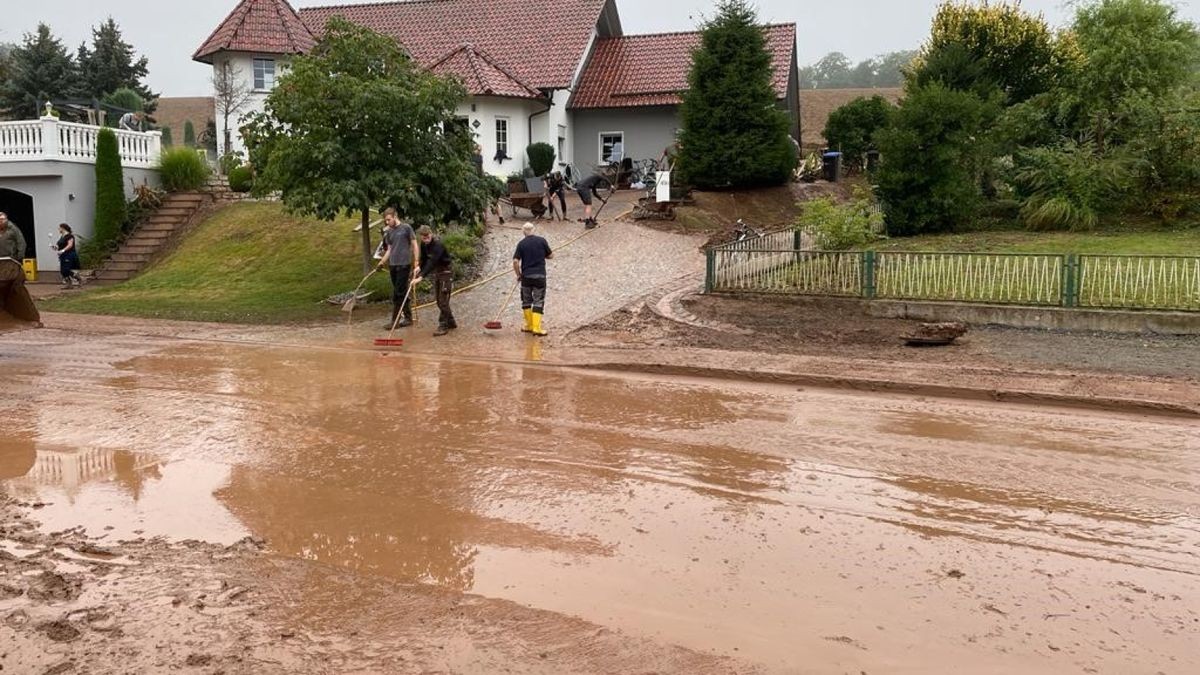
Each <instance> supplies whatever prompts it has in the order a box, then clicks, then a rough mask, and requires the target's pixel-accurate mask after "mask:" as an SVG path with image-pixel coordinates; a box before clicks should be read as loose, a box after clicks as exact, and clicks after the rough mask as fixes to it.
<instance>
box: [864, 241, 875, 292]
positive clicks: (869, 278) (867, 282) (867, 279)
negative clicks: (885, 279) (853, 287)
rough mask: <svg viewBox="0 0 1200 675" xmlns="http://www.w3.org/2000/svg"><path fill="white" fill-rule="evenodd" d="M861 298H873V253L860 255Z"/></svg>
mask: <svg viewBox="0 0 1200 675" xmlns="http://www.w3.org/2000/svg"><path fill="white" fill-rule="evenodd" d="M862 296H863V297H864V298H866V299H867V300H871V299H873V298H874V297H875V251H863V254H862Z"/></svg>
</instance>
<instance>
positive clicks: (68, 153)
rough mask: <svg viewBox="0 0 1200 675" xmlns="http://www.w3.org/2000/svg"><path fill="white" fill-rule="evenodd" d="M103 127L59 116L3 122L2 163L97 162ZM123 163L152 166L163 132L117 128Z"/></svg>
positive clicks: (0, 128)
mask: <svg viewBox="0 0 1200 675" xmlns="http://www.w3.org/2000/svg"><path fill="white" fill-rule="evenodd" d="M101 128H102V127H98V126H93V125H90V124H76V123H74V122H61V121H59V120H58V118H56V117H43V118H41V119H39V120H33V121H18V122H0V162H5V161H35V160H58V161H65V162H80V163H85V164H94V163H95V162H96V139H97V137H98V136H99V134H100V129H101ZM113 132H114V133H115V134H116V135H117V151H118V152H119V153H120V155H121V165H122V166H125V167H130V168H143V169H148V168H152V167H153V166H154V165H155V164H157V163H158V155H159V153H161V152H162V132H159V131H150V132H139V131H125V130H123V129H114V130H113Z"/></svg>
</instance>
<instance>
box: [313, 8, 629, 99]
mask: <svg viewBox="0 0 1200 675" xmlns="http://www.w3.org/2000/svg"><path fill="white" fill-rule="evenodd" d="M610 2H611V0H547V1H545V2H536V1H532V0H406V1H401V2H384V3H375V4H359V5H340V6H338V5H335V6H330V7H306V8H303V9H301V10H300V13H299V15H300V18H301V20H303V22H304V24H305V25H306V26H307V27H308V29H309V31H310V32H311V33H312V34H314V35H320V34H322V33H323V32H324V31H325V25H326V24H327V23H328V22H329V20H330V19H331V18H333V17H334V16H342V17H344V18H346V19H347V20H349V21H351V22H352V23H356V24H358V25H360V26H364V27H366V28H370V29H371V30H374V31H376V32H378V33H382V34H383V35H389V36H391V37H393V38H395V39H396V40H397V41H398V42H399V43H400V44H401V45H403V47H404V48H405V49H406V50H408V52H409V53H410V54H411V55H412V57H413V58H414V59H415V60H416V61H417V62H418V63H420V64H422V65H424V66H430V65H431V64H435V63H439V62H440V61H441V60H442V59H444V58H445V57H446V56H447V55H448V54H450V53H451V52H454V51H455V50H458V49H459V48H460V47H461V46H462V45H463V43H469V44H471V45H473V46H474V50H475V53H476V54H487V55H488V58H489V60H491V61H492V62H493V63H494V64H495V65H496V67H497V68H500V69H501V70H502V71H504V72H505V73H506V74H510V76H511V77H512V78H514V79H516V80H518V81H519V82H521V83H524V84H527V85H529V86H531V87H534V88H537V89H562V88H567V87H569V86H571V84H572V79H573V78H574V75H575V70H576V67H577V66H578V65H579V63H580V62H581V61H583V59H584V57H585V56H586V54H585V52H586V51H587V48H588V45H589V44H590V43H591V39H592V35H593V33H594V32H595V30H596V25H597V23H598V22H599V21H600V18H601V15H602V12H604V10H605V8H606V7H607V6H608V5H609V3H610ZM548 32H550V33H552V37H553V39H548V38H547V33H548Z"/></svg>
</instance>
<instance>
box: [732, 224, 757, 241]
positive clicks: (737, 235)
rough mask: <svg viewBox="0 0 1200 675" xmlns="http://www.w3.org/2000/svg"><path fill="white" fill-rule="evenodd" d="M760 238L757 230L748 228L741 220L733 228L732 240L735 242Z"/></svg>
mask: <svg viewBox="0 0 1200 675" xmlns="http://www.w3.org/2000/svg"><path fill="white" fill-rule="evenodd" d="M761 236H762V233H761V232H759V231H758V230H756V229H754V228H753V227H750V226H749V225H747V224H746V222H745V221H743V220H742V219H741V218H738V221H737V223H736V224H734V226H733V240H734V241H735V242H741V241H746V240H747V239H757V238H759V237H761Z"/></svg>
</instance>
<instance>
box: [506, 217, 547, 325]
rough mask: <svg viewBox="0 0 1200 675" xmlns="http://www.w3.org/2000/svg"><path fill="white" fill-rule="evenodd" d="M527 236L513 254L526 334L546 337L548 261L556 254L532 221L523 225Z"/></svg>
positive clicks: (514, 270)
mask: <svg viewBox="0 0 1200 675" xmlns="http://www.w3.org/2000/svg"><path fill="white" fill-rule="evenodd" d="M522 229H523V230H524V232H525V237H524V238H523V239H521V242H520V243H519V244H517V250H516V252H515V253H513V272H514V273H515V274H516V275H517V279H519V280H520V281H521V310H522V311H523V312H524V313H525V327H524V328H522V329H521V332H523V333H532V334H534V335H537V336H539V337H540V336H543V335H545V334H546V331H544V330H542V313H543V312H544V311H545V308H546V261H547V260H549V259H550V258H553V257H554V251H551V250H550V242H548V241H546V240H545V239H543V238H542V237H539V236H537V235H536V234H534V233H533V223H525V227H524V228H522Z"/></svg>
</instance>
